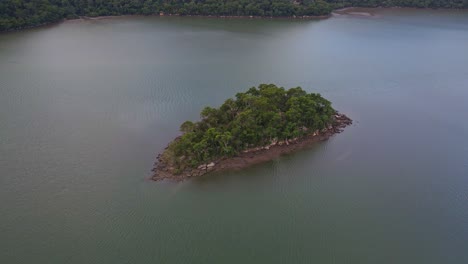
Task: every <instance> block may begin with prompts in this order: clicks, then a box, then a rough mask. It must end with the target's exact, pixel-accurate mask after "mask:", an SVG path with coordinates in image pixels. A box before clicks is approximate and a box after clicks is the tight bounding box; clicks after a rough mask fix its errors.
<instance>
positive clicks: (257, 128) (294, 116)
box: [161, 84, 336, 174]
mask: <svg viewBox="0 0 468 264" xmlns="http://www.w3.org/2000/svg"><path fill="white" fill-rule="evenodd" d="M335 114H336V111H335V110H334V109H333V108H332V107H331V103H330V102H329V101H328V100H326V99H324V98H323V97H322V96H320V94H315V93H307V92H306V91H304V90H302V89H301V88H300V87H296V88H291V89H289V90H285V89H284V88H282V87H277V86H275V85H273V84H269V85H267V84H262V85H260V86H259V87H258V88H255V87H252V88H250V89H249V90H248V91H247V92H245V93H238V94H236V97H235V98H234V99H228V100H226V101H225V102H224V104H223V105H221V107H219V108H212V107H206V108H204V109H203V111H202V112H201V121H199V122H195V123H193V122H191V121H186V122H185V123H183V124H182V125H181V127H180V130H181V131H182V132H183V135H182V136H180V137H179V138H177V139H176V140H174V141H173V142H172V143H171V144H170V145H169V146H168V148H167V149H166V151H165V152H164V153H163V155H162V158H161V160H162V161H163V162H164V163H165V164H167V165H168V167H172V168H173V170H174V172H175V174H177V173H180V172H182V171H184V170H186V169H190V168H196V167H197V166H199V165H200V164H204V163H207V162H211V161H214V160H216V159H219V158H222V157H230V156H234V155H237V154H239V153H240V152H242V151H245V150H247V149H252V148H255V147H264V146H270V145H272V144H276V142H294V141H296V140H297V139H298V138H301V137H304V136H307V135H310V134H313V133H318V132H317V131H320V130H323V129H327V128H328V127H329V126H331V124H332V123H333V122H334V118H335Z"/></svg>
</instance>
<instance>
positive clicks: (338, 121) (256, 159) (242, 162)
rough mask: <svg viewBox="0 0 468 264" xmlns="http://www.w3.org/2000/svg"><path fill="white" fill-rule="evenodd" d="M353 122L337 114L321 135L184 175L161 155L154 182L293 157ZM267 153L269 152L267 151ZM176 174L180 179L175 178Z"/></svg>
mask: <svg viewBox="0 0 468 264" xmlns="http://www.w3.org/2000/svg"><path fill="white" fill-rule="evenodd" d="M352 123H353V121H352V120H351V119H350V118H348V117H347V116H345V115H343V114H339V113H337V114H336V115H334V121H333V123H332V124H329V125H327V126H326V127H327V128H325V129H324V130H323V131H322V132H320V131H319V130H316V131H314V132H313V133H311V134H310V135H309V136H305V137H301V138H293V139H290V140H285V141H278V140H277V139H274V140H272V142H271V144H270V145H267V146H264V147H253V146H250V148H249V149H246V150H244V151H242V152H241V153H240V154H239V155H238V156H236V157H231V158H223V159H219V160H214V161H212V162H210V163H207V164H202V165H200V166H198V167H197V168H194V169H190V168H188V169H185V170H184V171H183V172H177V173H176V171H175V168H174V167H172V166H167V164H165V162H164V161H163V158H162V155H161V154H160V155H158V157H157V160H156V162H155V164H154V166H155V167H154V169H153V170H152V171H153V172H154V174H153V177H152V179H153V180H155V181H159V180H166V179H168V180H174V181H182V180H184V179H187V178H191V177H198V176H202V175H205V174H207V173H209V172H213V171H224V170H236V169H242V168H245V167H248V166H250V165H253V164H257V163H261V162H265V161H269V160H272V159H274V158H276V157H278V156H279V155H282V154H286V153H290V152H292V151H295V150H297V149H301V148H305V147H307V146H309V145H311V144H313V143H315V142H318V141H322V140H327V139H328V138H330V137H331V136H333V135H334V134H338V133H341V132H343V129H344V128H345V127H346V126H349V125H351V124H352ZM265 150H268V151H265ZM176 174H177V175H176Z"/></svg>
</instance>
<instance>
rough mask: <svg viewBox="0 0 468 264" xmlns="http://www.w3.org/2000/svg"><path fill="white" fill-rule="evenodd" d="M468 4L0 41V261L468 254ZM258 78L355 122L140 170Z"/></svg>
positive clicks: (119, 24) (119, 26)
mask: <svg viewBox="0 0 468 264" xmlns="http://www.w3.org/2000/svg"><path fill="white" fill-rule="evenodd" d="M467 47H468V13H467V12H459V11H414V10H385V11H379V16H378V17H377V18H363V17H351V16H340V17H335V18H331V19H328V20H322V21H299V20H293V21H291V20H242V19H232V20H222V19H209V18H174V17H173V18H166V17H165V18H159V17H149V18H144V17H143V18H117V19H109V20H99V21H84V22H77V21H75V22H67V23H64V24H60V25H56V26H52V27H47V28H41V29H33V30H27V31H24V32H16V33H9V34H2V35H0V201H1V205H0V248H1V250H0V262H1V263H389V264H390V263H424V264H426V263H457V264H458V263H468V251H467V248H468V139H467V136H468V122H467V118H468V103H467V102H468V49H467ZM259 83H276V84H278V85H282V86H285V87H292V86H298V85H299V86H302V87H303V88H305V89H307V90H309V91H318V92H320V93H321V94H322V95H324V96H325V97H327V98H329V99H330V100H331V101H333V103H334V107H335V108H337V109H339V110H341V111H342V112H344V113H346V114H348V115H349V116H350V117H351V118H353V119H354V121H355V122H354V125H353V126H352V127H349V128H347V129H346V131H345V132H344V133H342V134H340V135H337V136H335V137H333V138H332V139H331V140H329V141H327V142H325V143H322V144H319V145H316V146H314V147H312V148H311V149H310V150H305V151H301V152H299V153H296V154H293V155H289V156H285V157H282V158H280V159H278V160H274V161H272V162H269V163H267V164H264V165H260V166H255V167H252V168H250V169H246V170H244V171H241V172H231V173H224V174H217V175H212V176H209V177H204V178H200V179H195V180H191V181H186V182H183V183H155V182H151V181H149V180H147V179H148V177H149V176H150V174H149V172H150V169H151V167H152V163H153V161H154V158H155V156H156V154H157V153H158V152H160V151H161V150H162V149H163V148H164V146H165V145H166V144H167V143H168V142H169V141H170V140H171V139H172V138H173V137H174V136H175V135H176V134H177V130H178V125H179V124H180V123H181V122H182V121H184V120H186V119H197V117H198V113H199V111H200V110H201V108H202V107H203V106H205V105H212V106H216V105H219V104H220V103H222V101H223V100H224V99H225V98H227V97H230V96H233V95H234V94H235V93H236V92H239V91H242V90H245V89H247V88H248V87H250V86H253V85H256V84H259Z"/></svg>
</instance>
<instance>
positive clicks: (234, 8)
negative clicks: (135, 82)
mask: <svg viewBox="0 0 468 264" xmlns="http://www.w3.org/2000/svg"><path fill="white" fill-rule="evenodd" d="M396 6H398V7H416V8H457V9H461V8H468V0H2V1H0V31H11V30H18V29H24V28H30V27H35V26H40V25H45V24H49V23H54V22H59V21H61V20H64V19H75V18H79V17H97V16H119V15H159V14H177V15H181V16H184V15H194V16H239V17H250V16H252V17H304V16H306V17H310V16H319V17H320V16H328V15H330V13H331V12H332V11H333V10H335V9H340V8H344V7H396Z"/></svg>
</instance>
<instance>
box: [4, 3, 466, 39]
mask: <svg viewBox="0 0 468 264" xmlns="http://www.w3.org/2000/svg"><path fill="white" fill-rule="evenodd" d="M392 9H398V10H454V11H456V10H458V11H464V10H467V9H463V8H458V9H457V8H416V7H398V6H394V7H344V8H340V9H335V10H333V11H332V12H331V13H330V14H328V15H322V16H222V15H179V14H164V15H160V14H153V15H111V16H96V17H88V16H82V17H78V18H71V19H62V20H60V21H56V22H50V23H43V24H39V25H34V26H28V27H23V28H17V29H13V30H7V31H0V34H1V33H10V32H18V31H23V30H28V29H34V28H41V27H47V26H52V25H58V24H61V23H67V22H74V21H93V20H96V21H98V20H105V19H114V18H122V17H199V18H218V19H291V20H296V19H297V20H301V19H305V20H320V19H328V18H331V17H336V16H343V15H346V16H355V17H376V16H377V15H376V13H375V12H373V11H375V10H392Z"/></svg>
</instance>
